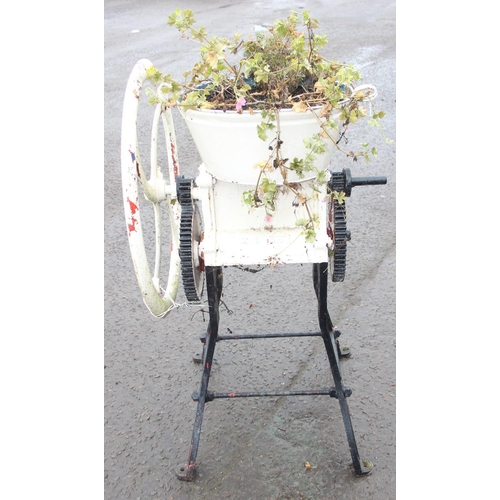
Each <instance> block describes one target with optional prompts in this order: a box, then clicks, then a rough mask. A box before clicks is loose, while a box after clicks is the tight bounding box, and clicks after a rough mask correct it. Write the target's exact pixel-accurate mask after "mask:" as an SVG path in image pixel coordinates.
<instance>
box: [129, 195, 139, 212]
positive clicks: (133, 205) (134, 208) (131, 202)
mask: <svg viewBox="0 0 500 500" xmlns="http://www.w3.org/2000/svg"><path fill="white" fill-rule="evenodd" d="M127 201H128V204H129V206H130V212H131V213H132V215H134V214H135V213H136V212H137V210H139V207H138V206H137V205H136V204H135V203H134V202H133V201H131V200H130V198H127Z"/></svg>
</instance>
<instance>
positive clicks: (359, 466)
mask: <svg viewBox="0 0 500 500" xmlns="http://www.w3.org/2000/svg"><path fill="white" fill-rule="evenodd" d="M313 266H314V267H313V281H314V289H315V291H316V296H317V298H318V319H319V325H320V329H321V334H322V336H323V341H324V343H325V348H326V352H327V355H328V361H329V362H330V368H331V370H332V375H333V380H334V382H335V390H336V394H337V398H338V400H339V404H340V411H341V413H342V419H343V421H344V427H345V431H346V435H347V441H348V443H349V449H350V451H351V457H352V463H353V466H354V470H355V472H356V474H357V475H359V476H361V475H365V474H369V473H370V472H371V471H372V465H371V464H370V463H369V462H368V461H366V460H363V463H362V461H361V459H360V458H359V453H358V447H357V445H356V439H355V438H354V430H353V428H352V422H351V416H350V414H349V407H348V405H347V399H346V397H347V395H349V394H350V391H349V389H346V388H344V384H343V383H342V375H341V373H340V363H339V353H338V348H337V344H336V342H335V335H334V330H333V327H332V322H331V320H330V315H329V314H328V308H327V291H328V264H327V263H326V262H322V263H320V264H313Z"/></svg>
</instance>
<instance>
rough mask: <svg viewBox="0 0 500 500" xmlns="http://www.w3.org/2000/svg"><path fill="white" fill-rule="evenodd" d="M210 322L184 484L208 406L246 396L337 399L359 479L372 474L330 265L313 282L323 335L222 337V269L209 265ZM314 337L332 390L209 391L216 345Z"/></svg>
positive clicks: (317, 270) (317, 269) (180, 472)
mask: <svg viewBox="0 0 500 500" xmlns="http://www.w3.org/2000/svg"><path fill="white" fill-rule="evenodd" d="M205 275H206V284H207V295H208V310H209V323H208V327H207V332H206V335H205V336H204V337H203V339H202V340H203V342H204V349H203V372H202V375H201V382H200V389H199V391H198V392H197V393H194V394H193V396H192V397H193V399H194V400H195V401H196V402H197V408H196V416H195V420H194V426H193V434H192V438H191V446H190V449H189V457H188V460H187V462H185V463H183V464H182V465H180V466H179V467H178V468H177V470H176V476H177V478H178V479H180V480H182V481H193V480H194V479H195V477H196V457H197V454H198V446H199V443H200V435H201V425H202V422H203V413H204V410H205V403H207V402H210V401H213V400H215V399H220V398H243V397H265V396H273V397H276V396H304V395H313V396H322V395H324V396H330V397H332V398H336V399H337V400H338V401H339V404H340V410H341V413H342V419H343V422H344V428H345V432H346V435H347V442H348V443H349V449H350V452H351V458H352V464H353V467H354V471H355V473H356V474H357V475H358V476H362V475H366V474H369V473H370V472H371V471H372V465H371V464H370V462H368V461H366V460H363V461H362V460H361V459H360V457H359V453H358V448H357V445H356V440H355V437H354V430H353V427H352V422H351V417H350V414H349V407H348V405H347V397H349V396H350V395H351V392H352V391H351V390H350V389H348V388H346V387H345V386H344V384H343V382H342V375H341V372H340V363H339V359H340V358H341V357H346V356H349V354H350V353H349V350H348V349H341V347H340V345H339V342H338V340H337V338H338V336H339V335H340V332H339V331H338V330H336V329H335V328H334V326H333V323H332V321H331V319H330V314H329V313H328V308H327V285H328V264H327V263H326V262H321V263H317V264H313V283H314V290H315V293H316V297H317V300H318V320H319V327H320V330H321V331H320V332H313V333H264V334H247V335H219V334H218V330H219V319H220V318H219V304H220V298H221V294H222V281H223V279H222V267H212V266H207V267H206V268H205ZM306 336H309V337H313V336H321V337H322V338H323V342H324V344H325V349H326V352H327V356H328V361H329V363H330V369H331V372H332V376H333V381H334V386H333V387H330V388H329V389H319V390H298V391H263V392H230V393H218V392H213V391H209V390H208V383H209V380H210V371H211V369H212V362H213V358H214V352H215V345H216V343H217V342H218V341H220V340H241V339H254V338H281V337H285V338H286V337H306Z"/></svg>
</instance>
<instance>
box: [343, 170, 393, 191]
mask: <svg viewBox="0 0 500 500" xmlns="http://www.w3.org/2000/svg"><path fill="white" fill-rule="evenodd" d="M380 184H387V177H383V176H379V177H352V176H351V169H350V168H345V169H344V185H345V194H346V196H351V190H352V188H353V187H355V186H376V185H380Z"/></svg>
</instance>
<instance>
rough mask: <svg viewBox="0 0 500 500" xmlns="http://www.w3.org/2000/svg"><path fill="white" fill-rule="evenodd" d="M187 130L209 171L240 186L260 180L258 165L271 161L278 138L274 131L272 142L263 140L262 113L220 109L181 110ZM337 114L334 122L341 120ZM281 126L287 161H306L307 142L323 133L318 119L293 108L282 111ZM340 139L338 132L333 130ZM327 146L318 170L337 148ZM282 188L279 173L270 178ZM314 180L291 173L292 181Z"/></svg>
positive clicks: (317, 162) (306, 175)
mask: <svg viewBox="0 0 500 500" xmlns="http://www.w3.org/2000/svg"><path fill="white" fill-rule="evenodd" d="M181 114H182V115H183V117H184V119H185V121H186V124H187V127H188V129H189V131H190V133H191V135H192V137H193V140H194V142H195V144H196V148H197V149H198V152H199V154H200V156H201V159H202V161H203V163H204V165H205V168H206V170H207V172H209V173H210V174H211V175H213V176H214V177H216V178H217V179H220V180H223V181H227V182H236V183H239V184H249V185H255V183H256V182H257V178H258V174H259V171H258V167H256V166H255V165H256V164H258V163H260V162H262V161H267V160H268V158H269V156H270V154H271V151H270V150H269V145H270V143H271V142H272V140H273V139H274V130H271V131H269V132H268V134H267V135H268V140H266V141H263V140H261V139H260V138H259V137H258V135H257V125H258V124H260V123H261V122H262V118H261V114H260V112H254V114H250V113H249V112H248V111H244V112H243V113H237V112H236V111H218V110H187V111H185V112H182V111H181ZM339 116H340V112H339V111H338V112H337V115H336V116H335V115H334V114H333V112H332V113H331V115H330V118H331V119H334V118H336V117H337V118H338V117H339ZM280 127H281V135H280V137H281V140H282V141H283V144H282V154H283V158H288V159H289V160H288V161H289V162H291V161H292V160H293V159H294V158H298V159H302V158H305V157H306V156H307V154H308V153H310V150H309V149H307V148H306V147H305V145H304V139H306V138H308V137H311V136H312V135H313V134H315V133H319V132H320V131H321V128H320V125H319V123H318V120H317V119H316V117H315V116H314V115H313V113H312V112H311V111H306V112H304V113H297V112H295V111H293V110H292V109H285V110H281V111H280ZM330 134H331V135H332V137H333V138H334V139H335V140H336V139H338V133H337V131H336V130H330ZM324 141H325V144H326V146H327V150H326V151H325V153H323V154H320V155H316V158H317V160H316V162H315V167H316V168H317V169H318V170H320V171H321V170H325V169H326V168H327V167H328V164H329V163H330V159H331V156H332V153H333V150H334V148H335V145H334V144H333V143H332V141H330V140H329V139H324ZM268 177H269V178H270V180H274V181H276V182H277V184H278V185H280V184H282V183H283V179H282V177H281V174H280V172H279V170H276V171H274V172H272V173H270V174H269V175H268ZM312 178H314V175H311V173H310V172H309V173H306V174H305V177H304V178H302V179H301V178H299V177H298V176H297V175H296V174H295V173H294V172H293V171H289V174H288V177H287V179H288V181H291V182H301V181H305V180H309V179H312Z"/></svg>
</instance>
